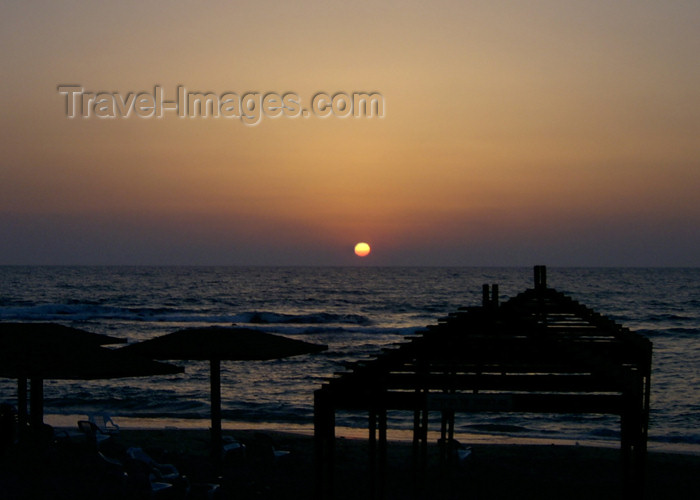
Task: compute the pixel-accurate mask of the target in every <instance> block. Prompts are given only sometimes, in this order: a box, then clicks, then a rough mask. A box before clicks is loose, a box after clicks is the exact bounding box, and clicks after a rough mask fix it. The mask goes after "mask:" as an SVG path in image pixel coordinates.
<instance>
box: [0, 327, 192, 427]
mask: <svg viewBox="0 0 700 500" xmlns="http://www.w3.org/2000/svg"><path fill="white" fill-rule="evenodd" d="M124 342H126V340H124V339H119V338H116V337H110V336H107V335H99V334H96V333H90V332H86V331H84V330H79V329H77V328H70V327H67V326H63V325H58V324H53V323H0V377H5V378H17V379H18V390H17V399H18V406H19V408H18V410H19V417H20V423H21V424H22V425H24V423H25V422H26V407H27V379H29V380H31V420H32V422H31V423H32V427H39V426H41V425H42V424H43V381H44V380H45V379H53V380H93V379H110V378H121V377H137V376H139V377H140V376H152V375H166V374H173V373H181V372H182V371H183V370H182V368H180V367H177V366H174V365H168V364H166V363H159V362H156V361H153V360H148V359H144V358H142V357H137V356H129V354H128V353H125V352H122V351H115V350H110V349H105V348H103V347H101V346H102V345H107V344H116V343H124Z"/></svg>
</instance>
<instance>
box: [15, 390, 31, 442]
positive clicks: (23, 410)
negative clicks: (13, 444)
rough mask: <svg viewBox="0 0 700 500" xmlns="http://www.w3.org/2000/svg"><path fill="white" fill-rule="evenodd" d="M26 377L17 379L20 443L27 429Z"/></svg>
mask: <svg viewBox="0 0 700 500" xmlns="http://www.w3.org/2000/svg"><path fill="white" fill-rule="evenodd" d="M27 394H28V393H27V377H19V378H18V379H17V426H18V432H19V439H20V441H21V440H23V438H24V431H25V430H26V429H27V423H28V422H29V416H28V415H29V414H28V413H27Z"/></svg>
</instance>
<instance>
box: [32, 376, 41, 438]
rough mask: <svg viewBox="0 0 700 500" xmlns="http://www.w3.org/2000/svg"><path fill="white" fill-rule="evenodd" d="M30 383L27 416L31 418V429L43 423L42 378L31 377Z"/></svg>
mask: <svg viewBox="0 0 700 500" xmlns="http://www.w3.org/2000/svg"><path fill="white" fill-rule="evenodd" d="M31 384H32V387H31V388H32V392H31V395H30V400H29V404H30V406H29V418H30V419H31V424H32V429H34V430H38V429H40V428H41V426H42V424H43V423H44V380H43V379H40V378H33V379H32V380H31Z"/></svg>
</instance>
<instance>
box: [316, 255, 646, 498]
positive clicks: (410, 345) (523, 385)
mask: <svg viewBox="0 0 700 500" xmlns="http://www.w3.org/2000/svg"><path fill="white" fill-rule="evenodd" d="M651 355H652V345H651V342H650V341H649V340H647V339H646V338H644V337H642V336H640V335H638V334H635V333H632V332H631V331H630V330H628V329H627V328H625V327H623V326H621V325H619V324H617V323H616V322H614V321H613V320H611V319H609V318H607V317H605V316H603V315H601V314H599V313H597V312H595V311H593V310H592V309H590V308H588V307H586V306H584V305H582V304H580V303H578V302H577V301H575V300H573V299H572V298H570V297H568V296H566V295H564V294H563V293H560V292H557V291H556V290H554V289H552V288H548V287H547V278H546V268H545V267H544V266H535V284H534V287H533V288H531V289H527V290H526V291H524V292H522V293H520V294H518V295H517V296H516V297H514V298H512V299H510V300H508V301H506V302H504V303H502V304H499V301H498V286H497V285H492V286H490V287H489V286H488V285H484V287H483V300H482V305H481V306H479V307H466V308H461V309H460V310H459V311H457V312H455V313H452V314H450V315H449V316H448V317H447V318H445V319H443V320H441V321H440V322H439V323H438V324H437V325H431V326H429V327H427V329H426V330H425V331H423V332H419V335H418V336H414V337H409V338H407V340H406V342H403V343H401V344H397V346H396V347H395V348H390V349H385V350H384V351H383V353H382V354H381V355H379V356H378V357H376V358H375V359H373V360H370V361H361V362H357V363H355V364H353V365H352V366H351V367H350V369H349V370H348V371H346V372H343V373H341V374H338V375H336V377H335V378H333V379H331V380H330V381H329V382H327V383H325V384H324V385H323V386H322V387H321V388H320V389H318V390H317V391H316V392H315V394H314V396H315V399H314V410H315V415H314V433H315V434H314V437H315V447H316V451H315V454H316V496H317V498H318V499H331V498H333V484H334V481H333V478H334V472H335V471H334V453H335V449H334V448H335V415H336V413H337V412H339V411H358V410H359V411H363V412H364V411H366V412H367V415H368V433H369V457H368V468H369V474H368V478H367V480H368V487H369V489H370V495H371V497H372V498H384V497H385V494H386V491H385V485H386V470H387V463H386V462H387V412H388V411H403V412H412V414H413V417H414V419H413V420H414V426H413V463H414V479H415V481H416V486H417V488H416V491H417V492H420V491H421V488H420V487H421V482H422V480H423V479H424V478H425V474H426V469H427V465H428V427H429V418H428V417H429V414H431V413H433V412H435V414H437V415H440V416H441V419H440V422H441V423H440V435H441V439H440V441H439V442H440V443H441V450H442V451H441V460H445V461H448V460H450V459H451V454H450V452H449V450H450V445H451V443H453V442H454V441H453V440H454V425H455V414H456V413H463V412H527V413H568V414H570V413H591V414H613V415H619V416H620V428H621V429H620V430H621V433H620V436H621V439H620V447H621V458H622V466H621V475H622V481H623V484H624V491H625V495H626V497H628V498H642V496H643V490H644V466H645V458H646V442H647V425H648V419H649V395H650V376H651ZM581 473H582V474H585V473H586V471H581Z"/></svg>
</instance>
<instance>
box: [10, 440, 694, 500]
mask: <svg viewBox="0 0 700 500" xmlns="http://www.w3.org/2000/svg"><path fill="white" fill-rule="evenodd" d="M66 430H69V429H62V428H56V429H55V436H54V440H53V443H52V444H51V445H50V446H49V445H46V446H34V447H33V446H26V445H25V446H23V447H17V448H12V449H10V450H5V452H4V455H3V457H2V469H1V471H2V472H1V473H0V488H1V489H0V491H2V492H3V496H2V498H4V499H8V500H9V499H30V498H31V499H33V498H47V499H48V498H51V499H57V498H66V499H69V498H70V499H81V498H85V499H88V498H90V499H93V498H115V499H116V498H139V497H143V498H147V497H148V494H147V492H145V491H142V490H139V489H136V488H134V486H133V485H128V484H127V483H126V482H125V481H124V480H123V478H122V477H121V476H120V474H119V471H118V468H115V467H113V464H110V463H107V462H105V461H104V459H102V458H100V457H99V456H98V455H97V452H96V450H95V449H94V447H92V446H91V445H89V444H88V443H87V441H86V440H85V439H84V438H83V437H82V436H79V435H78V434H77V433H75V432H72V433H71V435H70V436H67V435H66V433H65V432H64V431H66ZM339 434H342V432H340V433H339ZM224 435H225V436H228V437H229V439H235V440H236V441H238V442H240V443H244V444H246V445H247V449H249V450H252V449H254V446H255V443H256V442H257V441H259V440H260V439H261V438H262V436H266V438H265V439H267V438H269V439H270V440H271V443H273V446H274V448H275V449H276V450H283V451H288V452H289V454H288V455H286V456H284V457H281V458H280V459H278V460H277V461H274V462H268V461H265V460H259V459H258V458H256V457H254V456H253V455H252V453H249V456H245V454H232V455H230V456H227V457H225V459H224V460H223V463H222V464H221V465H217V464H216V463H215V462H214V461H212V459H211V457H210V455H209V433H208V431H207V430H206V429H201V428H199V429H197V428H175V427H167V428H156V427H151V428H141V429H134V428H122V429H121V430H120V432H119V434H118V435H117V436H114V437H113V438H111V439H110V440H109V441H107V442H104V443H102V444H101V445H100V451H101V453H102V454H103V455H104V456H106V457H108V458H109V459H112V460H115V461H116V460H120V457H121V456H123V453H124V451H125V450H126V449H127V448H129V447H140V448H142V449H143V450H145V451H146V452H147V453H148V454H149V455H150V456H151V457H153V459H155V460H156V461H157V462H159V463H168V464H172V465H174V466H175V467H176V468H177V469H178V470H179V472H180V473H181V474H182V475H184V476H186V477H187V481H188V483H189V485H190V490H189V496H187V495H185V493H184V490H181V491H179V492H175V491H173V492H171V493H170V496H169V497H167V498H198V496H197V495H198V494H199V493H200V492H201V491H202V488H204V487H205V486H206V487H209V485H212V484H217V485H219V489H218V493H217V495H218V496H216V498H222V499H226V498H237V499H238V498H251V499H253V498H257V499H267V498H270V499H273V498H292V499H307V498H313V497H314V491H315V489H314V486H315V485H314V446H313V437H312V436H311V435H309V433H308V432H282V431H279V430H275V429H263V428H260V427H256V428H251V429H243V428H239V429H235V430H233V429H229V428H227V429H225V430H224ZM393 437H394V436H392V439H390V441H389V446H388V471H387V472H388V474H387V485H386V498H389V499H403V498H445V499H451V498H465V499H470V498H473V499H506V498H512V499H529V498H532V499H535V498H536V499H560V498H569V499H576V498H581V499H583V498H598V499H606V498H610V499H613V498H621V497H622V496H623V480H622V478H621V474H620V470H621V469H620V454H619V451H618V450H617V449H615V448H613V447H610V446H584V445H575V444H573V445H572V444H568V443H566V444H554V443H550V444H513V443H511V444H488V442H487V440H483V442H478V443H470V442H465V443H462V444H464V445H469V446H470V447H471V449H472V454H471V455H470V456H469V457H468V458H467V459H466V460H464V461H462V462H459V463H455V464H452V465H444V464H441V463H440V460H439V459H438V453H437V450H438V447H437V444H436V441H434V440H431V443H430V446H429V454H428V457H429V466H428V472H427V476H426V478H425V481H424V483H423V484H422V485H421V484H419V483H420V481H418V480H417V476H416V475H415V474H414V473H413V469H412V454H411V443H410V442H407V441H406V440H405V439H393ZM367 467H368V441H367V439H364V438H361V437H360V436H359V435H357V434H355V435H354V436H353V437H337V440H336V463H335V485H334V498H337V499H364V498H369V491H370V481H369V478H368V474H367ZM699 469H700V456H698V455H695V454H687V453H669V452H660V451H650V452H649V454H648V467H647V478H646V483H645V488H644V492H645V498H697V497H698V495H699V494H700V485H699V484H698V482H697V479H696V474H697V470H699Z"/></svg>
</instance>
